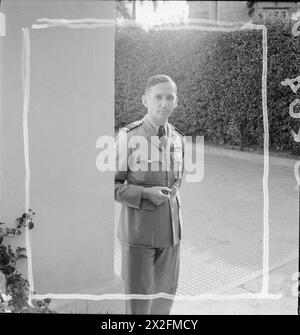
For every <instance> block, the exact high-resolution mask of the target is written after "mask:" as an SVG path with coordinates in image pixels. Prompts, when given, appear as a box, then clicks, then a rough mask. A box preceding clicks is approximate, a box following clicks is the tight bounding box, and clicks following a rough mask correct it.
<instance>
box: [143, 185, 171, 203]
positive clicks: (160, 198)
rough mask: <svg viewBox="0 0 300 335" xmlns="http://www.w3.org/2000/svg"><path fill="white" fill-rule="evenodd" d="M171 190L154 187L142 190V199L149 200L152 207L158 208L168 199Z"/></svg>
mask: <svg viewBox="0 0 300 335" xmlns="http://www.w3.org/2000/svg"><path fill="white" fill-rule="evenodd" d="M171 192H172V190H171V189H170V188H168V187H164V186H154V187H149V188H148V187H147V188H144V190H143V194H142V198H143V199H148V200H150V201H151V202H152V203H153V204H154V205H156V206H159V205H160V204H162V203H163V202H164V201H166V200H168V199H170V197H171V195H170V193H171Z"/></svg>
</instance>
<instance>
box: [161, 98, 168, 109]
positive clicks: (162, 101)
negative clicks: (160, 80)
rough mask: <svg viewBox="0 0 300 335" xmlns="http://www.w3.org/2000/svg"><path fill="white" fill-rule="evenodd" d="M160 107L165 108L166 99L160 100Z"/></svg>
mask: <svg viewBox="0 0 300 335" xmlns="http://www.w3.org/2000/svg"><path fill="white" fill-rule="evenodd" d="M160 103H161V106H162V107H167V105H168V100H167V99H165V98H163V99H161V102H160Z"/></svg>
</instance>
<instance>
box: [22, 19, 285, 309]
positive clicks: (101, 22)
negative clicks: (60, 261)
mask: <svg viewBox="0 0 300 335" xmlns="http://www.w3.org/2000/svg"><path fill="white" fill-rule="evenodd" d="M194 21H195V20H193V22H194ZM204 21H205V23H207V22H209V21H207V20H198V21H197V22H198V23H200V24H201V22H204ZM37 22H38V23H37V24H33V25H32V27H31V28H32V29H48V28H52V27H67V28H87V29H94V28H111V27H113V26H115V20H113V19H95V18H84V19H76V20H65V19H47V18H40V19H37ZM210 22H211V23H214V24H217V25H218V24H220V22H216V21H210ZM123 24H124V25H126V26H137V25H138V24H137V23H135V22H131V21H125V22H124V23H123ZM221 24H222V26H215V27H209V26H200V25H199V26H198V25H186V26H164V27H161V28H160V29H163V30H181V29H185V30H186V29H190V30H193V29H194V30H207V31H227V32H232V31H239V30H243V29H253V30H261V31H262V46H263V69H262V77H261V80H262V109H263V122H264V171H263V206H264V207H263V269H262V274H263V285H262V291H261V292H260V293H251V292H250V293H246V294H235V295H218V294H201V295H175V296H173V295H171V294H167V293H157V294H148V295H146V294H102V295H93V294H76V293H74V294H63V293H62V294H53V293H48V294H35V293H34V284H33V273H32V255H31V246H30V231H29V229H28V228H27V229H26V231H25V245H26V250H27V256H28V260H27V262H28V281H29V288H30V290H29V304H32V299H45V298H52V299H82V300H105V299H114V300H118V299H125V300H128V299H131V298H136V299H149V298H158V297H161V298H167V299H175V300H188V301H197V300H208V299H209V300H237V299H280V298H281V296H282V294H281V293H277V294H272V293H269V270H270V268H269V265H270V264H269V191H268V178H269V125H268V109H267V52H268V45H267V28H266V26H264V25H255V24H252V23H246V24H244V25H243V26H233V24H232V23H225V22H222V23H221ZM226 25H227V27H223V26H226ZM148 29H149V30H152V29H153V28H148ZM22 31H23V56H24V59H23V83H24V85H23V87H24V98H23V99H24V100H23V138H24V155H25V169H26V174H25V211H26V212H28V210H29V208H30V207H29V200H30V197H29V196H30V164H29V144H28V106H29V91H30V34H29V28H28V27H26V28H22Z"/></svg>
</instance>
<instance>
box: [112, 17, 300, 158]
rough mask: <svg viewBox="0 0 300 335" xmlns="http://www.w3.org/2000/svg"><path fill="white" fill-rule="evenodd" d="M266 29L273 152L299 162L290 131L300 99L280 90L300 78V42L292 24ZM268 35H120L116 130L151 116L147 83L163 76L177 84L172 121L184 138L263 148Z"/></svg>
mask: <svg viewBox="0 0 300 335" xmlns="http://www.w3.org/2000/svg"><path fill="white" fill-rule="evenodd" d="M267 28H268V77H267V82H268V87H267V99H268V119H269V135H270V146H271V148H273V149H275V150H283V151H287V152H290V153H292V154H299V145H297V143H296V142H295V141H294V139H293V136H292V135H291V130H292V129H294V131H295V132H297V131H298V129H297V120H296V119H293V118H292V117H291V116H290V115H289V110H288V107H289V104H290V103H291V102H292V101H293V100H294V99H295V98H296V97H297V94H298V92H297V94H294V93H293V92H292V90H291V89H290V88H289V87H287V86H286V87H284V86H282V85H281V84H280V83H281V81H283V80H284V79H286V78H295V77H296V76H298V75H299V73H298V64H297V59H298V58H299V41H298V40H297V38H295V37H293V36H292V33H291V29H292V23H291V22H288V23H278V22H276V24H275V23H270V24H268V25H267ZM262 52H263V50H262V32H261V31H260V30H248V29H245V30H242V31H234V32H223V31H209V32H208V31H200V30H173V31H172V30H169V31H166V30H158V31H149V32H146V31H144V30H142V29H139V28H132V27H130V28H122V29H118V30H117V31H116V50H115V55H116V56H115V83H116V84H115V106H116V110H115V115H116V120H115V126H116V128H120V127H123V126H125V125H126V124H128V123H130V122H133V121H135V120H137V119H140V118H141V117H142V116H143V115H144V114H145V109H144V107H143V106H142V103H141V96H142V94H143V93H144V87H145V85H146V81H147V79H148V78H149V77H150V76H151V75H153V74H157V73H164V74H167V75H169V76H171V77H172V78H173V79H174V80H175V82H176V83H177V86H178V96H179V103H178V107H177V109H176V110H175V111H174V112H173V114H172V116H171V118H170V120H171V122H172V123H173V124H175V126H177V127H178V128H179V129H180V130H181V131H182V132H183V133H184V134H185V135H193V136H197V135H198V136H199V135H204V136H205V140H206V141H210V142H213V143H217V144H224V145H231V146H232V145H233V146H234V145H237V146H239V147H240V148H241V149H243V148H244V147H251V148H255V149H262V148H263V141H264V124H263V113H262V84H261V78H262Z"/></svg>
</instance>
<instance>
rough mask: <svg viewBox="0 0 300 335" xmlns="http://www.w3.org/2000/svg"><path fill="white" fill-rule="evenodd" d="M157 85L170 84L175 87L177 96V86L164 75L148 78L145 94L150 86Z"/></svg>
mask: <svg viewBox="0 0 300 335" xmlns="http://www.w3.org/2000/svg"><path fill="white" fill-rule="evenodd" d="M159 83H170V84H171V85H173V86H174V87H175V92H176V94H177V85H176V84H175V82H174V80H173V79H172V78H170V77H169V76H167V75H165V74H156V75H154V76H152V77H150V78H149V79H148V81H147V84H146V88H145V92H146V93H147V92H148V91H149V89H150V88H151V87H152V86H155V85H156V84H159Z"/></svg>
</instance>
